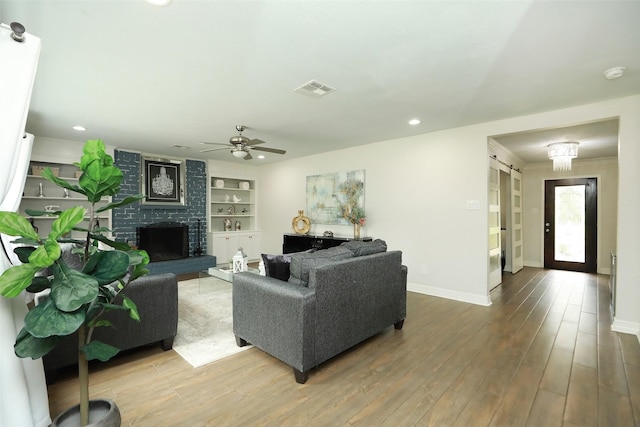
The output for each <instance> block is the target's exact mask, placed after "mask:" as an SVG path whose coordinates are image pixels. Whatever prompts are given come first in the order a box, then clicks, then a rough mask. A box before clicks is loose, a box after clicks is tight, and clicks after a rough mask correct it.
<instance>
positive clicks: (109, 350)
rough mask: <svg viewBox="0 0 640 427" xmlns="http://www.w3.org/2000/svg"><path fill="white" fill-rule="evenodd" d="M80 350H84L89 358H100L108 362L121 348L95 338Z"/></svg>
mask: <svg viewBox="0 0 640 427" xmlns="http://www.w3.org/2000/svg"><path fill="white" fill-rule="evenodd" d="M80 351H82V352H84V354H85V356H86V357H87V360H96V359H97V360H100V361H101V362H106V361H108V360H109V359H111V358H112V357H113V356H115V355H116V354H118V352H119V351H120V350H118V349H117V348H115V347H114V346H111V345H109V344H105V343H103V342H100V341H98V340H94V341H92V342H90V343H89V344H87V345H85V346H83V347H82V348H80Z"/></svg>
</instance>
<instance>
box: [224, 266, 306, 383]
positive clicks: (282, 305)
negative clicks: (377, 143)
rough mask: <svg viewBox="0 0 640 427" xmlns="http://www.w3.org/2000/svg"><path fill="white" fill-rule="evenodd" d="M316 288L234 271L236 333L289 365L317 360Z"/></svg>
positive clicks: (299, 366)
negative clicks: (315, 344) (315, 357)
mask: <svg viewBox="0 0 640 427" xmlns="http://www.w3.org/2000/svg"><path fill="white" fill-rule="evenodd" d="M315 309H316V300H315V292H314V291H313V290H311V289H309V288H307V287H305V286H299V285H293V284H291V283H288V282H285V281H282V280H278V279H275V278H272V277H268V276H260V275H257V274H253V273H248V272H244V273H236V274H234V275H233V333H234V334H235V335H236V337H238V338H241V339H243V340H245V341H247V342H249V343H251V344H253V345H255V346H256V347H258V348H260V349H262V350H263V351H265V352H267V353H269V354H271V355H272V356H274V357H276V358H278V359H280V360H282V361H283V362H285V363H286V364H288V365H289V366H291V367H293V368H295V369H297V370H299V371H300V372H305V371H307V370H308V369H310V368H312V367H313V366H315V364H314V354H313V352H314V351H315V350H314V347H315V346H314V334H315Z"/></svg>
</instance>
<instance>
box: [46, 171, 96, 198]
mask: <svg viewBox="0 0 640 427" xmlns="http://www.w3.org/2000/svg"><path fill="white" fill-rule="evenodd" d="M42 177H43V178H45V179H46V180H48V181H51V182H53V183H54V184H55V185H57V186H59V187H62V188H66V189H67V190H71V191H75V192H76V193H80V194H85V192H84V190H83V189H82V188H80V187H78V186H77V185H72V184H70V183H68V182H67V181H65V180H64V179H62V178H58V177H57V176H55V175H54V174H53V172H52V171H51V169H50V168H45V169H44V170H43V171H42Z"/></svg>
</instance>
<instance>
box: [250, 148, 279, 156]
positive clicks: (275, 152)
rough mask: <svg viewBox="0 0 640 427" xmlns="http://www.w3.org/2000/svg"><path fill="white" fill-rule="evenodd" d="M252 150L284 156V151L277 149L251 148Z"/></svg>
mask: <svg viewBox="0 0 640 427" xmlns="http://www.w3.org/2000/svg"><path fill="white" fill-rule="evenodd" d="M251 149H252V150H256V151H266V152H267V153H274V154H286V151H285V150H279V149H277V148H267V147H251Z"/></svg>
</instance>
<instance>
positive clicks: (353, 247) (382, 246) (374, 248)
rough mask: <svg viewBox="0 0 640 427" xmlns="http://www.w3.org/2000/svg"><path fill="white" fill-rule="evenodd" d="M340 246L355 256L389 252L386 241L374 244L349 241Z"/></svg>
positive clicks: (377, 241)
mask: <svg viewBox="0 0 640 427" xmlns="http://www.w3.org/2000/svg"><path fill="white" fill-rule="evenodd" d="M340 246H344V247H345V248H347V249H349V250H350V251H351V252H353V256H364V255H371V254H377V253H380V252H386V251H387V243H386V242H385V241H384V240H381V239H376V240H374V241H373V242H363V241H361V240H349V241H348V242H344V243H343V244H341V245H340Z"/></svg>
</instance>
